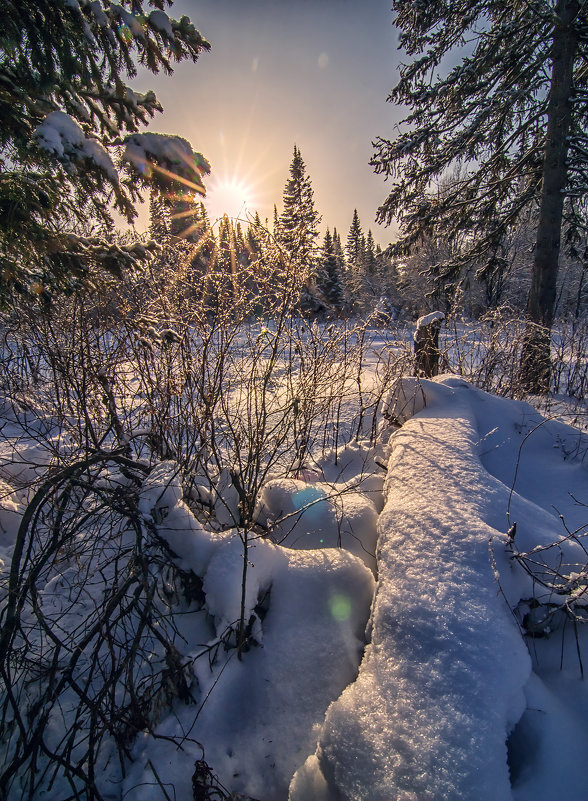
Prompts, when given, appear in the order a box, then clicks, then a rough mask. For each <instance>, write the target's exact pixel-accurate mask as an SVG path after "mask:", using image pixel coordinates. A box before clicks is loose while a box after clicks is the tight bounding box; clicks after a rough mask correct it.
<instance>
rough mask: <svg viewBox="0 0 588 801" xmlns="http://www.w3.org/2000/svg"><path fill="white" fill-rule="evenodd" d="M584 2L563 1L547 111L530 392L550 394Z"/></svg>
mask: <svg viewBox="0 0 588 801" xmlns="http://www.w3.org/2000/svg"><path fill="white" fill-rule="evenodd" d="M578 8H579V4H578V0H558V2H557V5H556V9H555V15H556V17H557V22H556V25H555V30H554V35H553V44H552V62H553V63H552V72H551V89H550V94H549V103H548V107H547V135H546V142H545V153H544V160H543V187H542V192H541V205H540V208H539V224H538V228H537V244H536V247H535V260H534V263H533V280H532V284H531V289H530V291H529V298H528V302H527V329H526V332H525V339H524V343H523V351H522V354H521V385H522V388H523V389H524V390H525V391H526V392H532V393H537V394H543V393H545V392H547V391H548V390H549V379H550V374H551V325H552V323H553V315H554V308H555V297H556V281H557V271H558V266H559V250H560V239H561V227H562V216H563V202H564V190H565V187H566V183H567V166H566V159H567V153H568V136H569V133H570V128H571V120H572V99H571V96H572V90H573V70H574V60H575V57H576V51H577V47H578V38H577V33H576V30H575V22H576V17H577V14H578Z"/></svg>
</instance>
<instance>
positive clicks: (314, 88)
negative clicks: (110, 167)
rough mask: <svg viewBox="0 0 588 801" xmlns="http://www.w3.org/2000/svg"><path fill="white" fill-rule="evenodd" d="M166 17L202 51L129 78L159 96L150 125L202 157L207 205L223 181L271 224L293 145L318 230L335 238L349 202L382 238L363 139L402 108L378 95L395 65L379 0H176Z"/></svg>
mask: <svg viewBox="0 0 588 801" xmlns="http://www.w3.org/2000/svg"><path fill="white" fill-rule="evenodd" d="M168 13H169V14H170V16H173V17H175V18H179V17H180V16H182V15H183V14H187V15H188V16H189V17H190V18H191V20H192V22H193V23H194V25H195V26H196V28H197V29H198V30H199V31H200V32H201V33H202V34H203V35H204V36H205V37H206V38H207V39H208V40H209V41H210V42H211V44H212V49H211V51H210V52H208V53H202V55H201V56H200V58H199V59H198V62H197V63H196V64H191V63H187V62H186V63H181V64H179V65H177V66H176V68H175V71H174V74H173V76H171V77H168V76H163V75H162V76H152V75H150V74H148V75H146V74H145V73H141V75H140V76H139V77H138V78H137V79H135V80H133V81H131V85H132V86H133V87H136V88H138V89H140V90H145V89H147V88H152V89H154V90H155V92H156V94H157V96H158V98H159V100H160V101H161V103H162V104H163V107H164V114H163V115H161V114H159V115H157V116H156V117H155V119H154V120H153V122H152V124H151V125H150V126H149V130H152V131H159V132H162V133H174V134H178V135H180V136H183V137H185V138H186V139H188V140H189V141H190V142H191V144H192V146H193V147H194V149H195V150H199V151H201V152H202V153H203V154H204V155H205V156H206V158H207V159H208V160H209V161H210V162H211V165H212V174H211V176H210V177H209V179H208V182H207V186H208V187H209V194H210V204H211V207H212V208H211V211H212V212H213V213H214V212H215V211H218V213H221V212H220V209H215V208H214V201H215V199H216V200H218V195H219V194H220V191H221V188H222V186H223V185H225V184H226V183H227V182H228V181H231V179H232V180H233V181H234V182H235V183H236V184H238V185H240V187H241V189H240V190H239V191H240V193H241V195H244V196H245V195H246V196H247V197H244V198H243V199H244V200H247V201H248V204H249V206H250V207H253V208H255V209H258V210H259V213H260V216H261V218H262V219H264V218H265V217H268V218H269V220H270V223H271V219H272V216H273V206H274V203H275V204H276V205H277V207H278V212H280V211H281V208H282V192H283V189H284V184H285V182H286V180H287V178H288V174H289V172H288V171H289V165H290V162H291V160H292V150H293V146H294V143H296V144H297V145H298V147H299V148H300V151H301V154H302V158H303V159H304V161H305V163H306V168H307V172H308V174H309V175H310V178H311V181H312V186H313V189H314V198H315V205H316V208H317V211H318V212H319V213H320V214H322V217H323V222H322V225H321V230H323V231H324V229H325V228H326V226H327V225H328V226H329V227H330V228H331V230H332V229H333V227H336V228H337V229H338V230H339V232H340V233H341V235H342V236H343V237H346V235H347V231H348V230H349V226H350V224H351V219H352V215H353V209H354V208H357V210H358V213H359V216H360V220H361V223H362V227H363V229H364V230H365V231H366V232H367V230H368V229H369V228H371V229H372V231H373V233H374V236H375V239H376V241H377V242H380V243H381V244H382V245H385V244H387V243H388V242H389V241H390V240H391V239H393V238H394V231H393V230H392V229H390V228H388V229H386V228H384V227H380V226H377V225H376V223H375V221H374V220H375V215H376V210H377V207H378V206H379V205H380V204H381V203H382V202H383V201H384V200H385V198H386V195H387V192H388V186H387V184H386V182H385V181H384V179H383V177H382V176H377V175H375V174H374V173H373V169H372V167H370V165H369V159H370V157H371V155H372V152H373V148H372V144H371V143H372V141H373V140H374V139H375V138H376V136H378V135H381V136H384V137H392V136H393V134H394V125H395V123H396V122H397V121H398V120H399V119H400V118H401V116H402V114H401V111H400V110H399V109H397V108H394V107H393V106H392V105H391V104H390V103H387V102H386V98H387V96H388V94H389V92H390V90H391V89H392V87H393V85H394V84H395V82H396V80H397V77H398V76H397V64H398V61H399V53H398V49H397V39H398V35H397V33H396V31H395V30H394V27H393V24H392V19H393V15H392V12H391V11H390V0H292V2H288V1H287V0H247V2H244V0H177V2H174V5H173V6H172V8H171V10H169V11H168ZM215 194H216V198H215Z"/></svg>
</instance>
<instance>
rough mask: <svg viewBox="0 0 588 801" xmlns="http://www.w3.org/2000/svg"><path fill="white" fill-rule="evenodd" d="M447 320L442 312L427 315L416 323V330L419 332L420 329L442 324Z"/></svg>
mask: <svg viewBox="0 0 588 801" xmlns="http://www.w3.org/2000/svg"><path fill="white" fill-rule="evenodd" d="M444 319H445V315H444V314H443V312H441V311H433V312H431V313H430V314H425V315H424V317H419V319H418V320H417V322H416V330H417V331H418V330H419V328H426V327H427V326H428V325H431V323H436V322H439V323H442V322H443V320H444Z"/></svg>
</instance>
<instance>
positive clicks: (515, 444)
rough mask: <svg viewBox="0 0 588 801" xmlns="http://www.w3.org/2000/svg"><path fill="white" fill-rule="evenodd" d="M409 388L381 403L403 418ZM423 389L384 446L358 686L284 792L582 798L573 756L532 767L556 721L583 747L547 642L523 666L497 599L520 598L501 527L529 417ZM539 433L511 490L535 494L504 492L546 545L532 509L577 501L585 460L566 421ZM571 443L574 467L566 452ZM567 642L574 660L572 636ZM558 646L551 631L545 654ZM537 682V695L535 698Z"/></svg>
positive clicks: (446, 385) (443, 382) (337, 706)
mask: <svg viewBox="0 0 588 801" xmlns="http://www.w3.org/2000/svg"><path fill="white" fill-rule="evenodd" d="M415 391H417V387H416V386H415V382H414V380H413V379H409V380H408V381H407V382H406V385H405V386H404V387H397V388H396V391H395V393H394V396H393V397H392V398H391V399H389V401H388V403H387V405H388V408H392V409H394V408H396V407H397V406H398V405H400V406H401V407H402V408H403V409H405V410H406V408H407V398H408V397H409V396H410V394H411V393H412V392H415ZM419 393H420V397H418V393H417V395H416V396H415V405H414V408H413V411H414V412H415V416H413V417H408V419H407V420H406V422H405V424H404V426H403V427H402V428H401V429H399V430H398V431H397V432H396V433H394V434H393V435H392V437H391V438H390V460H389V466H388V477H387V480H386V486H385V496H386V503H385V507H384V511H383V513H382V515H381V516H380V519H379V524H378V528H379V542H378V588H377V593H376V598H375V601H374V608H373V613H372V618H371V630H372V641H371V643H370V644H369V645H368V647H367V649H366V654H365V657H364V660H363V662H362V665H361V667H360V671H359V675H358V678H357V680H356V681H355V682H354V683H353V684H351V685H349V686H348V687H347V688H346V690H345V691H344V692H343V693H342V695H341V697H340V698H339V699H337V701H335V702H334V703H333V704H332V705H331V706H330V708H329V710H328V712H327V716H326V719H325V723H324V725H323V728H322V730H321V734H320V736H319V740H318V745H317V749H316V753H315V755H313V756H311V757H310V758H309V759H308V760H307V761H306V763H305V765H304V766H302V767H301V768H300V769H299V770H298V772H297V774H296V775H295V777H294V779H293V781H292V784H291V787H290V799H291V801H302V799H304V800H305V801H313V800H315V799H316V801H318V800H319V799H321V800H322V799H335V798H336V799H338V800H339V801H340V800H341V799H344V800H345V801H347V799H349V800H351V799H354V801H360V799H361V801H372V800H373V801H400V799H402V800H403V801H408V800H409V799H419V801H420V799H431V801H432V800H433V799H434V800H435V801H438V800H439V799H447V801H449V799H451V801H458V799H464V801H465V799H472V798H476V799H482V800H485V799H488V801H510V799H513V798H514V799H516V801H518V800H519V799H525V801H526V799H533V801H540V799H541V800H542V799H545V801H547V799H552V798H554V797H561V795H562V792H561V791H562V788H563V787H564V786H565V787H566V791H571V788H572V787H573V788H576V791H577V792H578V793H581V792H582V791H581V790H580V788H581V787H583V786H584V785H585V782H586V779H587V778H588V770H587V769H586V767H585V764H584V763H582V762H581V761H573V760H572V759H571V758H567V759H566V760H565V762H566V768H567V770H566V772H565V773H561V772H560V771H559V767H558V768H557V770H556V769H555V765H554V760H552V759H549V760H548V761H547V762H546V763H545V765H546V766H547V767H543V766H542V764H541V763H540V762H539V760H538V759H536V757H535V756H534V754H533V750H534V747H535V744H537V743H541V747H542V748H543V749H545V752H546V753H547V750H548V747H549V746H548V744H549V742H550V741H551V737H550V736H549V732H550V728H551V726H552V724H553V725H554V726H556V727H557V728H563V729H565V725H566V723H564V721H567V722H569V725H570V727H571V732H572V733H571V734H570V736H569V737H566V742H571V741H572V739H573V737H574V736H575V735H576V733H578V737H579V741H580V742H581V743H582V745H583V746H584V747H585V743H586V737H587V735H586V734H585V730H581V729H580V727H579V726H578V720H579V715H578V713H577V711H576V710H575V709H574V701H573V700H572V699H573V697H574V695H573V693H572V692H570V688H569V682H568V681H567V680H566V679H564V677H563V674H562V673H561V672H559V671H558V670H557V669H556V671H555V673H554V664H553V661H551V662H550V661H549V659H548V655H549V653H550V649H551V651H553V646H554V645H555V641H554V640H550V639H549V638H548V639H547V640H540V641H539V640H534V641H533V646H534V651H533V658H531V655H530V654H529V651H528V650H527V647H526V645H525V641H524V639H523V638H522V637H521V633H520V631H519V627H518V626H517V623H516V620H515V617H514V616H513V614H512V611H511V609H509V606H508V605H507V603H506V602H505V595H506V596H507V597H508V600H509V601H510V604H511V605H513V604H516V603H517V601H518V600H520V598H522V597H525V594H526V589H527V588H526V587H525V584H526V577H525V576H523V575H522V572H521V571H517V570H516V569H515V568H514V567H513V565H512V564H511V563H510V562H509V561H508V559H507V555H506V554H507V547H506V538H505V536H504V532H505V531H506V528H507V520H508V519H507V509H508V504H509V498H510V496H511V489H510V486H509V483H507V482H509V481H510V480H511V479H512V476H513V473H514V467H515V464H516V461H517V457H518V453H519V449H520V447H521V443H522V442H523V440H524V437H525V436H526V434H527V432H528V431H529V430H531V429H530V428H529V426H531V428H533V427H534V423H535V422H537V414H536V413H535V412H533V410H531V407H529V406H528V405H527V404H519V403H517V402H514V401H505V400H502V399H498V398H494V397H492V396H490V395H487V394H485V393H483V392H481V391H479V390H476V389H474V388H473V387H472V386H471V385H468V384H466V383H465V382H463V381H461V380H459V379H455V378H447V377H445V378H441V379H439V380H438V381H436V382H428V381H423V382H421V386H420V388H419ZM398 398H400V404H399V402H398ZM497 421H499V424H498V426H496V425H495V424H496V422H497ZM539 430H540V431H541V432H542V433H541V439H540V440H539V441H538V442H537V444H536V445H535V448H536V449H537V450H536V452H535V453H534V454H533V456H534V459H529V461H527V462H525V463H524V464H522V465H519V474H521V473H522V474H523V475H524V479H523V477H522V476H521V479H520V483H518V484H517V486H518V487H519V490H522V489H523V488H524V489H525V491H526V490H529V489H530V490H531V492H530V494H531V495H532V496H533V498H534V501H533V500H532V499H531V498H524V497H523V496H522V495H519V492H518V491H516V490H515V493H514V495H513V498H514V499H515V500H514V501H513V502H512V503H511V515H513V514H514V515H517V516H518V514H519V513H520V514H521V515H522V517H521V518H520V520H522V521H523V523H524V524H525V525H523V528H524V529H526V532H525V538H529V537H531V534H532V532H534V536H535V537H539V538H540V541H541V539H542V538H543V537H547V536H548V535H549V536H551V538H552V539H553V538H555V537H556V536H557V532H558V530H559V529H558V527H557V522H556V517H555V516H554V515H553V514H551V515H550V513H549V512H548V511H546V509H545V508H542V507H544V506H545V505H546V502H547V503H548V502H549V500H550V499H551V497H552V495H551V489H552V488H553V487H554V486H555V489H556V494H557V490H558V489H559V488H561V487H563V486H567V487H568V489H569V490H570V491H572V489H571V488H574V487H578V488H579V487H583V489H584V496H585V488H586V464H585V458H584V461H582V457H581V454H583V455H584V457H585V453H586V447H587V443H586V440H585V439H584V440H583V442H582V446H579V444H578V433H577V432H576V431H573V430H572V429H569V428H568V427H565V426H562V425H561V424H557V425H556V426H554V427H552V428H551V429H549V428H548V427H546V426H544V425H543V426H541V427H540V429H539ZM492 437H494V440H493V441H492V447H491V448H490V450H488V447H489V445H490V442H489V438H492ZM530 439H532V437H530ZM574 441H575V443H576V449H575V451H574V453H575V454H576V458H575V459H574V458H571V456H570V451H569V449H568V447H569V444H570V443H571V442H574ZM562 442H565V443H566V444H567V446H564V447H563V448H562V446H561V443H562ZM582 448H583V451H582ZM546 453H547V454H548V459H547V464H546V469H545V471H543V470H542V468H539V469H538V470H535V469H534V466H535V465H537V464H541V463H542V462H541V461H539V462H537V461H536V459H537V457H538V456H539V455H541V456H542V457H543V456H544V455H545V454H546ZM482 454H483V455H482ZM489 454H492V458H491V459H489ZM549 457H551V459H550V458H549ZM483 459H484V460H485V462H486V464H488V462H489V461H492V465H494V466H496V465H500V466H501V470H500V471H499V470H496V472H501V474H502V478H504V479H506V482H505V481H502V480H500V478H499V477H497V476H495V475H492V473H491V472H489V471H488V470H487V469H486V466H485V464H484V463H483V461H482V460H483ZM554 476H556V477H557V480H556V481H555V482H554V480H553V478H554ZM557 500H558V503H562V502H563V498H562V497H558V499H557ZM537 501H540V502H541V504H542V507H540V506H538V505H537ZM569 505H570V504H569V497H568V504H567V507H569ZM583 512H585V509H583V510H582V512H581V513H580V517H581V516H582V513H583ZM546 516H549V517H550V522H551V523H552V524H553V525H552V526H551V527H549V526H547V525H546ZM584 519H585V518H584ZM537 523H540V524H541V526H540V528H539V529H538V530H537V528H536V524H537ZM517 536H518V535H517ZM490 544H492V549H493V551H494V558H495V559H496V562H497V564H498V568H499V571H500V576H499V582H500V585H499V584H498V583H497V582H496V580H495V576H494V570H493V567H492V557H491V555H490V554H489V545H490ZM497 553H498V554H499V557H498V558H496V554H497ZM503 593H504V594H503ZM568 640H569V642H568V643H567V644H566V647H567V650H568V651H571V650H572V648H573V647H575V643H574V639H573V637H569V638H568ZM581 642H582V643H583V642H584V641H583V640H582V641H581ZM560 645H561V640H559V638H558V642H557V645H556V648H558V647H559V646H560ZM539 653H540V654H541V658H539V659H538V657H537V655H538V654H539ZM566 658H567V668H568V669H571V668H575V669H576V675H575V678H574V679H573V681H574V683H575V687H576V688H577V689H580V690H581V701H580V703H581V705H582V707H585V704H586V703H588V694H587V692H586V688H585V685H584V684H580V682H579V681H578V678H579V677H578V671H577V663H576V665H574V664H573V662H572V661H571V654H568V653H566ZM554 676H555V677H556V678H555V682H554V680H553V677H554ZM561 687H563V688H564V689H565V692H564V693H561V692H559V690H560V689H561ZM537 688H543V689H542V693H543V695H542V697H543V698H547V701H546V702H545V703H543V702H542V700H541V698H539V699H538V696H539V695H541V693H539V692H538V690H537ZM550 692H551V693H553V697H552V698H551V700H549V699H550V697H551V696H550V695H549V693H550ZM534 704H536V706H534ZM525 709H527V711H526V712H525ZM537 709H540V710H541V713H542V715H541V717H540V716H539V715H538V713H537ZM523 713H524V716H523V717H522V718H521V716H522V715H523ZM538 717H540V720H539V721H538ZM519 720H521V721H522V722H521V726H525V727H526V728H527V730H531V729H532V730H533V737H531V738H529V739H528V740H527V739H526V738H525V735H524V732H523V734H521V728H520V726H519V727H518V728H515V726H516V724H517V722H518V721H519ZM529 720H531V721H533V722H532V723H529V722H528V721H529ZM537 729H538V730H537ZM513 730H514V734H513V738H512V742H511V759H515V757H513V753H514V751H516V749H518V751H519V753H518V754H517V755H516V760H515V767H516V772H517V773H516V776H515V777H514V779H513V783H514V786H513V787H512V788H511V776H510V773H509V765H508V761H507V738H508V736H509V734H511V733H512V732H513ZM520 752H523V753H522V754H521V753H520ZM555 762H556V764H557V761H556V760H555ZM546 770H549V771H550V773H553V772H554V770H556V772H557V773H558V778H557V779H553V778H550V780H549V781H548V782H546V783H543V782H542V780H541V774H542V773H543V771H546ZM529 774H531V775H532V779H529ZM529 782H531V783H532V790H531V791H530V790H529V787H530V786H531V785H530V784H529ZM556 787H559V791H556V790H555V788H556Z"/></svg>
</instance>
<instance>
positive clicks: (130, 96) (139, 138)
mask: <svg viewBox="0 0 588 801" xmlns="http://www.w3.org/2000/svg"><path fill="white" fill-rule="evenodd" d="M143 5H144V4H143V2H141V1H140V0H135V2H133V3H132V12H131V11H127V10H126V9H125V8H124V7H123V6H122V5H119V4H115V3H110V2H107V0H97V1H96V2H92V3H89V2H83V3H82V2H76V0H19V2H18V3H16V2H13V1H12V0H0V15H1V17H2V22H3V27H2V33H1V35H0V87H1V89H0V144H1V146H2V151H3V153H4V154H5V155H4V158H3V159H2V160H0V300H3V301H4V302H7V300H8V299H9V296H10V293H11V292H12V290H14V289H16V290H18V291H21V292H32V293H36V294H47V293H48V292H49V291H50V290H51V289H53V288H55V287H67V288H71V287H72V286H73V287H75V286H76V285H80V284H81V283H83V282H91V280H92V279H93V276H94V274H95V273H96V271H97V270H98V269H99V268H100V267H102V268H107V269H110V270H117V269H119V268H120V267H121V266H124V264H125V263H126V262H133V261H134V260H136V259H137V258H140V257H141V256H144V255H145V248H144V246H141V245H138V244H137V245H135V246H129V247H127V248H126V249H121V248H117V247H115V246H113V245H110V244H109V243H108V242H107V241H104V240H100V239H97V238H95V237H80V236H76V235H74V233H73V230H74V228H76V229H77V230H78V231H79V230H80V229H82V230H83V229H86V230H90V227H91V224H92V223H93V222H96V223H97V224H98V225H99V226H100V227H102V229H106V230H107V229H108V227H109V225H110V222H111V220H112V216H111V201H113V202H114V205H115V207H116V208H117V209H118V211H119V212H121V213H122V214H124V215H125V216H126V217H127V219H128V220H129V221H131V220H132V219H133V217H134V216H135V210H134V203H135V201H136V200H137V199H138V187H137V179H138V178H141V179H142V180H144V181H146V180H147V179H148V178H151V180H152V181H153V182H154V183H157V184H158V185H159V186H160V187H162V186H165V188H166V190H169V189H170V188H171V189H172V190H173V189H174V188H175V184H176V183H177V184H178V185H179V182H176V181H174V175H179V176H180V178H181V183H183V184H185V183H186V182H189V183H191V184H192V186H193V187H194V188H196V190H197V191H201V190H202V181H201V176H202V174H203V173H204V172H206V171H207V168H208V165H207V164H206V162H205V160H204V159H202V157H200V156H199V155H198V154H194V153H193V151H192V148H191V147H190V146H189V144H188V143H187V142H186V141H185V140H182V139H179V138H178V137H163V136H158V135H156V134H150V133H138V130H139V126H140V125H143V124H145V123H147V121H148V120H149V118H150V117H153V115H154V114H155V112H156V111H160V110H161V106H160V104H159V103H158V101H157V98H156V97H155V95H154V94H153V92H146V93H144V94H140V93H137V92H133V91H132V89H130V88H129V87H128V86H126V85H125V83H124V80H125V78H126V77H131V78H132V77H134V76H135V75H136V66H135V64H136V62H140V63H141V64H143V65H144V66H146V67H147V68H148V69H150V70H151V71H152V72H158V71H159V70H160V69H164V70H166V71H167V72H170V71H171V60H172V59H173V60H175V61H180V60H182V59H184V58H189V59H191V60H192V61H196V59H197V58H198V55H199V53H200V52H201V51H202V49H207V48H208V47H209V45H208V43H207V42H206V41H205V40H204V39H203V38H202V36H201V35H200V34H199V33H198V31H196V29H195V28H194V26H193V25H192V24H191V23H190V21H189V20H188V18H187V17H183V18H182V19H181V20H180V21H179V22H177V21H175V20H173V19H170V18H169V17H168V16H167V14H166V13H165V12H164V11H163V2H154V3H151V5H153V6H156V7H155V8H154V9H153V10H149V9H146V10H144V9H143ZM121 145H123V146H124V153H123V158H124V162H125V164H126V167H125V170H124V172H123V173H122V174H121V171H120V170H119V168H117V166H116V165H115V160H114V158H113V152H114V151H113V149H114V148H117V147H120V146H121ZM170 176H171V177H170Z"/></svg>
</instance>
